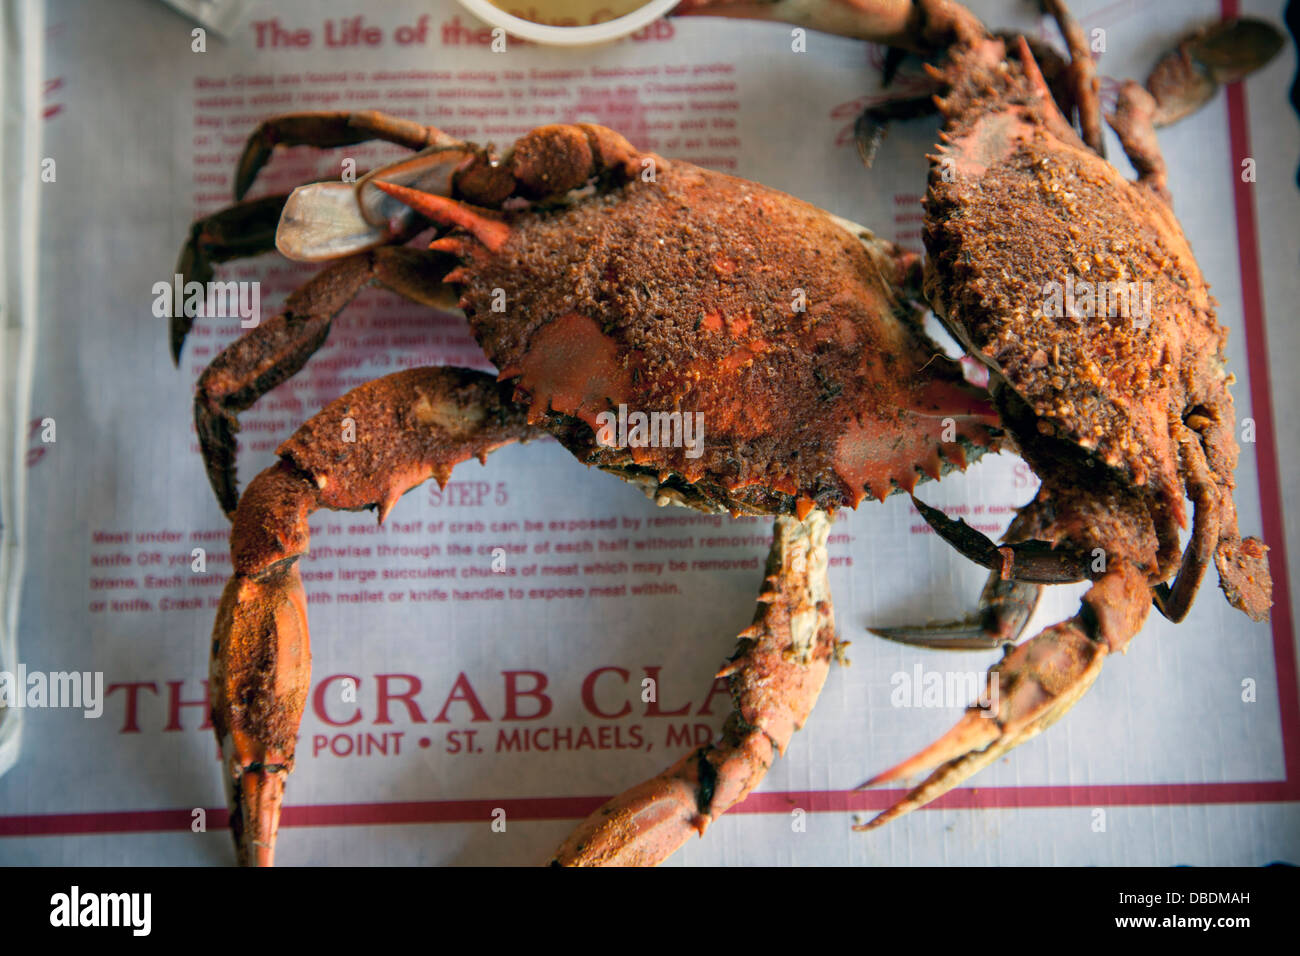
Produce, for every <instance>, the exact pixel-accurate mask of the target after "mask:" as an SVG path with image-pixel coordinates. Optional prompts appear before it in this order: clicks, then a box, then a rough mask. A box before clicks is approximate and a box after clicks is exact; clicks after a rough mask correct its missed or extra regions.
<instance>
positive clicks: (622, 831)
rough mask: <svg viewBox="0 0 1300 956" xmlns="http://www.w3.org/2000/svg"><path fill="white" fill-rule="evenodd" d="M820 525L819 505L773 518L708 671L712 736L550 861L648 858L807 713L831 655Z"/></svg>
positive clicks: (748, 786) (672, 841)
mask: <svg viewBox="0 0 1300 956" xmlns="http://www.w3.org/2000/svg"><path fill="white" fill-rule="evenodd" d="M829 531H830V519H829V518H828V517H827V516H826V514H825V512H822V511H817V510H814V511H812V512H811V513H809V515H808V517H807V518H806V519H804V521H802V522H801V521H799V520H798V519H797V518H794V517H790V516H783V517H779V518H777V519H776V522H775V526H774V528H773V540H772V550H771V551H770V552H769V554H768V558H767V572H766V578H765V579H764V584H763V590H762V592H761V593H760V594H759V598H758V601H759V607H758V611H757V613H756V614H755V615H754V623H753V624H752V625H751V626H750V627H749V628H747V629H746V630H744V631H742V632H741V635H740V643H739V645H738V646H737V648H736V653H735V655H734V656H733V657H732V658H731V661H730V663H728V664H727V665H726V666H725V667H724V668H723V669H722V671H721V672H720V673H719V675H718V676H719V677H724V676H725V677H729V678H730V686H731V697H732V701H733V704H734V709H733V710H732V712H731V714H730V715H729V716H728V718H727V721H726V724H725V725H724V727H723V730H722V734H721V736H720V737H719V738H718V740H716V741H715V742H713V743H711V744H709V745H708V746H706V747H701V748H699V749H698V750H695V751H693V752H692V753H690V754H688V755H686V756H685V757H683V758H682V759H681V760H679V761H678V762H677V763H675V764H673V765H672V766H671V767H669V768H668V769H667V770H665V771H664V772H663V773H661V774H659V775H658V776H657V777H654V778H652V779H650V780H647V781H646V782H645V783H642V784H640V785H639V786H636V787H633V788H632V789H631V790H628V791H627V792H625V793H623V794H620V795H619V796H617V797H615V798H614V799H612V800H610V801H609V802H608V803H606V804H605V805H604V806H602V807H601V808H600V809H599V810H597V811H596V812H595V813H593V814H592V815H591V816H589V817H588V818H587V819H586V820H584V821H583V822H582V824H581V825H579V827H578V828H577V829H576V830H575V831H574V832H573V833H572V834H571V835H570V836H569V838H568V839H567V840H565V841H564V844H563V845H562V846H561V847H560V849H559V850H558V851H557V852H556V855H555V859H554V860H553V861H552V862H553V863H554V864H555V865H562V866H609V865H614V866H653V865H655V864H657V863H660V862H662V861H663V860H664V859H666V858H667V857H668V856H670V855H671V854H672V853H673V852H674V851H676V850H677V849H678V848H679V847H680V846H681V845H682V844H683V843H685V842H686V841H687V840H688V839H690V838H691V837H692V836H695V835H697V834H698V835H701V836H702V835H703V834H704V830H705V828H706V827H707V826H708V825H709V824H710V823H712V822H713V821H714V820H716V819H717V818H718V817H720V816H722V814H723V813H725V812H726V811H727V810H728V809H729V808H731V807H733V806H735V805H736V804H737V803H740V802H741V801H742V800H744V799H745V797H747V796H748V795H749V794H750V792H751V791H752V790H753V789H754V788H755V787H757V786H758V784H759V783H760V782H761V781H762V779H763V776H764V774H766V773H767V771H768V768H769V767H771V765H772V761H773V760H774V759H775V757H776V755H777V754H784V753H785V748H786V746H787V745H788V744H789V743H790V738H791V736H793V734H794V732H795V731H796V730H798V729H799V728H800V727H802V726H803V724H804V722H805V721H806V720H807V719H808V715H809V714H810V713H811V712H812V708H813V704H815V703H816V701H817V695H818V694H819V693H820V692H821V689H822V685H823V684H824V683H825V682H826V675H827V672H828V671H829V670H830V664H831V659H832V657H833V656H834V653H835V643H836V642H835V621H834V615H833V613H832V610H831V601H830V591H829V590H828V587H827V582H826V567H827V559H826V537H827V534H828V533H829Z"/></svg>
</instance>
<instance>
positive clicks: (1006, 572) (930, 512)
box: [912, 495, 1090, 584]
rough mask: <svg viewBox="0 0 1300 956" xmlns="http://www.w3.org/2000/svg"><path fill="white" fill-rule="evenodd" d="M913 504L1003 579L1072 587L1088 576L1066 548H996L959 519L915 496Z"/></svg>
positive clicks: (1084, 562) (1023, 544)
mask: <svg viewBox="0 0 1300 956" xmlns="http://www.w3.org/2000/svg"><path fill="white" fill-rule="evenodd" d="M912 504H914V505H916V510H917V511H919V512H920V514H921V517H922V518H924V519H925V521H926V524H928V525H929V526H930V527H931V528H933V529H934V530H935V533H936V534H938V535H939V537H941V538H943V539H944V540H945V541H947V542H948V543H949V544H951V545H952V546H953V547H954V548H956V549H957V550H958V551H960V552H961V553H962V554H964V555H965V556H966V557H968V558H970V559H971V560H972V561H974V562H975V563H976V564H978V565H981V566H983V567H986V568H988V569H989V570H991V571H995V572H997V573H998V574H999V576H1000V577H1002V578H1004V579H1006V580H1013V579H1014V580H1016V581H1026V582H1031V583H1038V584H1072V583H1075V582H1078V581H1085V580H1087V579H1088V577H1089V576H1090V575H1089V574H1088V559H1087V558H1086V556H1084V555H1081V554H1078V553H1076V552H1074V551H1071V550H1069V549H1068V548H1056V547H1053V546H1052V545H1051V543H1050V542H1047V541H1018V542H1016V543H1014V544H1004V545H1001V546H999V545H996V544H994V543H993V542H992V541H991V540H990V539H989V538H988V536H986V535H984V534H983V533H981V532H979V531H976V530H975V529H974V528H972V527H971V526H970V525H968V524H967V523H966V522H965V521H963V520H962V519H960V518H958V519H956V520H953V519H952V518H949V517H948V516H947V515H946V514H944V513H943V512H942V511H940V510H939V509H938V508H932V507H930V505H927V504H926V503H925V502H924V501H922V500H921V499H919V498H917V497H916V496H915V495H913V496H912Z"/></svg>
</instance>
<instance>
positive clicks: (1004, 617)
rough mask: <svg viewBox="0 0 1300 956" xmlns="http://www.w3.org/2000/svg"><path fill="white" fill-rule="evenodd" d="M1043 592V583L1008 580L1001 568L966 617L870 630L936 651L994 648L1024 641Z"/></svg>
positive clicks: (891, 639)
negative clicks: (1022, 639)
mask: <svg viewBox="0 0 1300 956" xmlns="http://www.w3.org/2000/svg"><path fill="white" fill-rule="evenodd" d="M1042 593H1043V589H1042V586H1041V585H1038V584H1033V583H1028V582H1025V581H1013V580H1007V579H1006V578H1003V577H1002V571H1001V569H998V570H995V571H992V572H990V573H989V578H988V581H987V582H985V584H984V590H983V591H982V592H981V593H980V601H979V607H978V608H977V609H976V610H975V611H974V612H973V613H971V614H968V615H966V616H965V617H963V618H959V619H957V620H955V621H943V622H935V623H931V624H923V625H919V626H904V627H870V628H867V630H869V631H870V632H871V633H872V634H875V635H876V636H877V637H883V638H885V640H888V641H897V642H898V643H900V644H912V645H916V646H918V647H932V648H935V649H936V650H951V651H977V650H990V649H992V648H995V647H1001V646H1002V645H1003V644H1015V643H1016V642H1017V641H1019V640H1020V634H1021V632H1022V631H1023V630H1024V629H1025V625H1026V624H1028V623H1029V618H1030V617H1031V616H1032V615H1033V613H1034V608H1035V607H1036V606H1037V605H1038V599H1039V597H1040V596H1041V595H1042Z"/></svg>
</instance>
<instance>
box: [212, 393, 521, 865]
mask: <svg viewBox="0 0 1300 956" xmlns="http://www.w3.org/2000/svg"><path fill="white" fill-rule="evenodd" d="M509 392H510V387H509V386H502V385H499V384H497V382H496V381H495V380H494V379H493V377H492V376H490V375H485V374H483V373H481V372H473V371H469V370H467V369H456V368H419V369H411V370H409V371H405V372H397V373H395V374H393V375H388V376H385V377H384V378H381V379H377V380H375V381H373V382H370V383H368V384H366V385H362V386H361V387H360V388H356V389H353V390H352V391H351V392H349V393H348V394H347V395H344V396H343V397H342V398H340V399H338V400H337V401H335V402H333V403H331V404H330V405H329V406H327V407H326V408H325V409H324V410H322V411H321V412H320V413H319V414H317V415H316V416H315V417H313V418H312V419H311V420H310V421H308V422H307V423H306V424H305V425H303V426H302V428H300V429H298V431H297V432H296V433H295V434H294V435H293V437H292V438H290V439H289V440H288V441H286V442H285V443H284V444H283V445H281V446H280V448H279V454H280V456H281V461H280V462H279V464H277V465H274V466H272V467H271V468H268V469H267V470H266V471H264V472H262V473H261V474H260V475H258V476H257V477H256V478H254V479H253V481H252V483H251V484H250V485H249V486H248V490H247V491H246V492H245V493H244V496H243V498H242V499H241V500H240V502H239V508H238V510H237V511H236V512H235V517H234V528H233V530H232V532H231V537H230V540H231V552H232V560H233V562H234V577H233V578H231V580H230V582H229V583H228V584H227V585H226V589H225V592H224V593H223V594H222V597H221V607H220V609H219V610H218V612H217V620H216V624H215V625H214V627H213V632H212V680H211V687H212V724H213V727H214V728H215V730H216V734H217V741H218V743H219V744H220V745H221V754H222V761H223V768H224V770H223V774H224V775H225V778H226V784H227V798H228V802H229V805H230V825H231V829H232V831H233V835H234V838H235V848H236V851H237V853H238V856H239V860H240V862H241V863H244V864H251V865H259V866H263V865H265V866H269V865H270V864H271V863H272V860H273V858H274V853H275V834H276V828H277V826H278V825H279V820H280V803H281V800H282V799H283V796H284V784H285V779H286V778H287V777H288V775H289V772H290V771H291V770H292V769H293V754H294V743H295V738H296V735H297V732H298V724H299V723H300V722H301V720H302V713H303V707H304V705H305V703H306V700H307V694H308V691H309V687H310V683H311V653H310V650H309V646H308V645H309V642H308V634H307V604H306V597H305V595H304V593H303V587H302V581H301V579H300V577H299V575H298V566H297V565H298V559H299V558H301V557H302V556H303V555H304V554H306V553H307V550H308V545H309V535H308V527H307V519H308V517H309V516H310V515H311V513H312V512H313V511H315V510H316V509H317V508H330V509H333V510H341V511H358V510H361V509H364V508H374V509H376V510H377V511H378V512H379V519H380V520H381V521H382V520H383V519H384V517H385V516H386V515H387V514H388V512H389V511H390V510H391V509H392V507H393V505H394V504H396V503H397V500H398V498H400V497H401V496H402V495H403V494H404V493H405V492H407V491H409V490H410V489H412V488H414V487H415V486H416V485H419V484H421V483H422V482H424V481H425V480H427V479H429V478H434V479H435V480H437V481H438V482H439V484H443V483H445V482H446V481H447V479H448V478H449V477H450V476H451V471H452V468H453V466H455V465H456V464H458V463H460V462H462V461H465V460H466V459H468V458H471V457H477V458H479V459H480V460H482V459H485V458H486V457H487V454H488V453H489V452H491V451H493V450H494V449H496V448H500V447H501V446H502V445H507V444H510V443H511V442H515V441H523V440H526V439H528V438H532V437H535V436H537V435H538V434H540V433H539V432H537V431H536V430H535V429H532V428H530V427H529V426H528V425H527V424H526V423H525V422H524V413H523V411H522V409H520V408H518V407H517V406H515V405H513V404H511V403H510V401H509V397H508V396H509ZM349 425H350V428H349ZM349 436H350V437H352V438H354V439H355V440H354V441H349V440H348V438H349Z"/></svg>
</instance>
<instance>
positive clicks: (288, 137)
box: [235, 110, 460, 200]
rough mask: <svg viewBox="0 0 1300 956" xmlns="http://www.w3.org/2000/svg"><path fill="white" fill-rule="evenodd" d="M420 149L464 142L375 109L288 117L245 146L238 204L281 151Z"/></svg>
mask: <svg viewBox="0 0 1300 956" xmlns="http://www.w3.org/2000/svg"><path fill="white" fill-rule="evenodd" d="M372 139H381V140H385V141H387V142H389V143H396V144H397V145H399V146H405V147H406V148H407V149H413V150H420V149H424V148H426V147H428V146H453V145H457V144H459V142H460V141H459V140H457V139H454V138H453V137H451V136H448V135H447V134H446V133H444V132H443V131H442V130H440V129H437V128H436V127H433V126H423V125H421V124H420V123H413V122H412V121H410V120H407V119H402V118H401V117H398V116H389V115H388V114H387V113H380V112H377V111H375V110H360V111H357V112H351V111H348V110H337V111H322V112H312V113H285V114H283V115H281V116H272V117H271V118H270V119H267V120H263V121H262V122H261V123H259V124H258V126H257V129H255V130H253V132H252V134H251V135H250V136H249V137H248V142H247V143H245V144H244V152H243V154H242V155H241V156H240V157H239V165H238V167H236V172H235V199H236V200H239V199H243V198H244V194H245V193H247V192H248V190H249V187H251V186H252V185H253V180H254V179H256V178H257V174H258V173H259V172H260V171H261V169H262V167H263V166H265V165H266V164H267V162H268V160H270V158H271V154H272V153H273V152H274V151H275V147H277V146H316V147H319V148H321V149H330V148H332V147H335V146H352V145H354V144H356V143H364V142H366V141H367V140H372Z"/></svg>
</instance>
